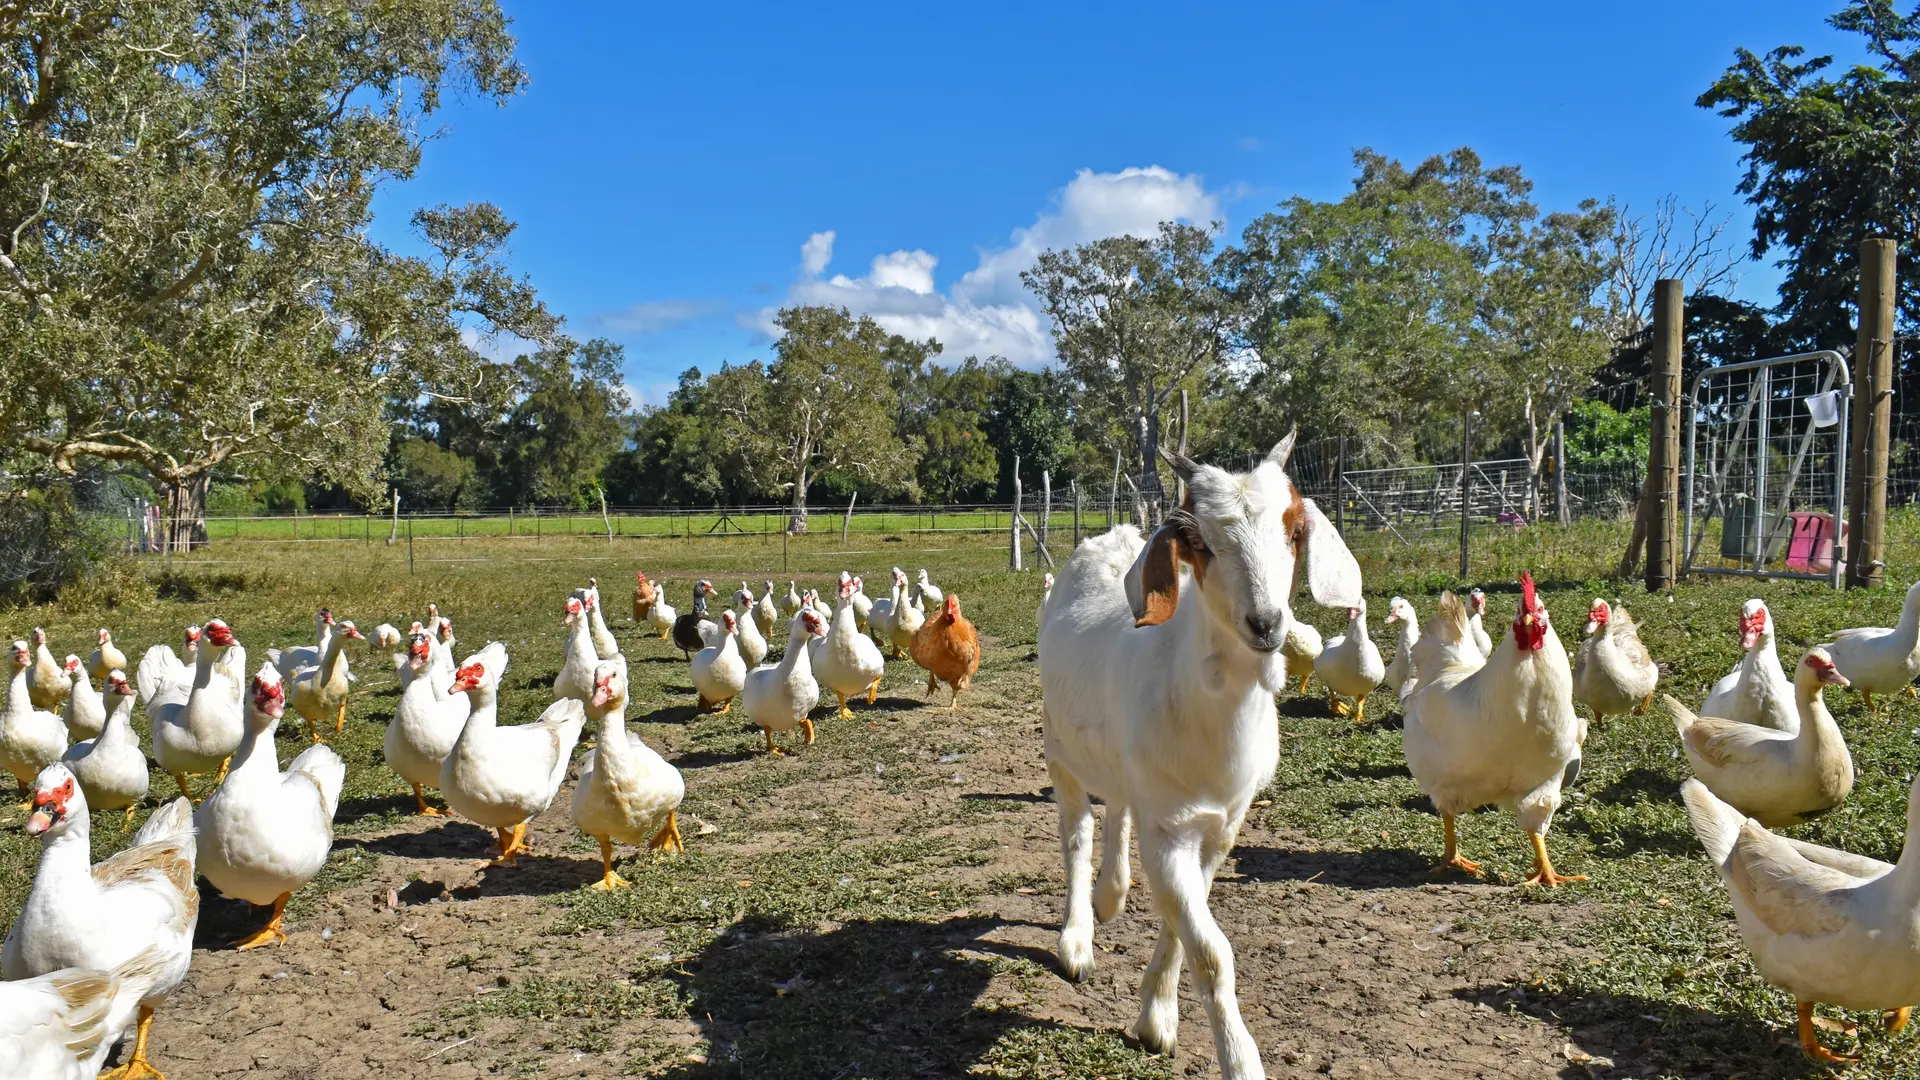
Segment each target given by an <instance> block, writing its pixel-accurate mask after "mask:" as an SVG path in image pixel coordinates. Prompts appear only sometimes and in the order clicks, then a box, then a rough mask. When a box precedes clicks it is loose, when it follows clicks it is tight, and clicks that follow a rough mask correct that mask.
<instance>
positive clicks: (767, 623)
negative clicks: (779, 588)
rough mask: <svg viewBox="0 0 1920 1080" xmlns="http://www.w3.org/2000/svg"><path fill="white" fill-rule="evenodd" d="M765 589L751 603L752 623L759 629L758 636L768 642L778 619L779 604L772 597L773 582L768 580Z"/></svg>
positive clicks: (771, 638)
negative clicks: (753, 602)
mask: <svg viewBox="0 0 1920 1080" xmlns="http://www.w3.org/2000/svg"><path fill="white" fill-rule="evenodd" d="M766 584H767V591H766V592H764V593H762V594H760V599H759V600H758V601H757V602H756V603H755V604H754V605H753V624H754V626H756V627H758V628H759V630H760V636H761V637H763V638H766V639H767V640H768V641H769V642H771V641H772V640H773V625H774V623H776V622H778V621H779V620H780V605H779V604H778V603H776V602H775V601H774V599H773V582H771V581H769V582H767V583H766Z"/></svg>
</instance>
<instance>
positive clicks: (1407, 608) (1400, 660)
mask: <svg viewBox="0 0 1920 1080" xmlns="http://www.w3.org/2000/svg"><path fill="white" fill-rule="evenodd" d="M1294 621H1295V622H1298V621H1299V620H1298V619H1296V620H1294ZM1382 622H1384V623H1385V624H1386V625H1388V626H1391V625H1393V624H1394V623H1399V624H1400V633H1399V635H1398V636H1396V637H1395V638H1394V642H1393V660H1392V662H1391V663H1389V664H1387V689H1388V690H1389V691H1391V692H1392V693H1393V696H1394V699H1395V700H1396V701H1397V700H1399V699H1400V698H1401V697H1403V696H1405V695H1406V693H1407V691H1408V690H1409V689H1411V688H1412V686H1413V647H1414V646H1415V645H1417V644H1419V642H1420V617H1419V616H1418V615H1415V614H1414V611H1413V602H1412V601H1410V600H1408V599H1406V598H1405V597H1400V596H1396V597H1394V598H1393V599H1391V600H1389V601H1387V617H1386V618H1385V619H1384V620H1382ZM1301 689H1303V690H1304V689H1305V687H1304V686H1303V687H1301Z"/></svg>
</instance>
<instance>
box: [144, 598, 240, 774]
mask: <svg viewBox="0 0 1920 1080" xmlns="http://www.w3.org/2000/svg"><path fill="white" fill-rule="evenodd" d="M205 636H206V639H207V640H206V641H205V642H204V643H203V644H201V646H200V647H199V648H198V649H196V650H195V651H194V664H193V669H192V670H193V680H192V682H191V683H190V684H189V685H188V686H187V687H186V689H184V690H182V689H181V688H180V687H179V685H178V684H176V683H167V684H166V685H164V686H163V687H162V688H161V690H160V692H158V693H156V694H155V695H154V696H153V698H152V699H151V700H150V701H148V702H147V719H148V720H149V721H151V723H152V725H153V760H154V761H156V762H158V763H159V765H160V768H162V769H164V770H165V771H166V772H167V774H168V775H169V776H172V777H173V782H174V783H176V784H178V785H180V794H182V795H185V796H187V797H188V798H192V796H193V792H192V791H190V790H188V788H187V777H189V776H193V775H196V774H200V773H211V772H217V773H219V774H220V776H222V777H224V776H225V775H226V769H227V759H228V758H230V757H232V756H233V753H234V751H235V750H238V749H239V748H240V738H241V736H242V735H243V734H245V724H244V722H243V721H242V718H241V711H240V706H238V705H236V704H234V700H233V691H232V690H231V689H230V688H229V687H228V686H227V680H226V677H225V676H223V675H220V674H218V673H216V672H215V671H214V670H213V654H214V653H215V652H216V651H218V650H219V649H221V648H222V647H223V645H222V644H221V643H222V642H231V641H232V640H233V632H232V631H231V630H228V629H227V624H226V623H223V622H221V621H220V620H219V619H215V620H213V621H212V622H209V623H208V624H207V626H206V630H205ZM152 656H153V653H152V651H151V650H149V652H148V658H149V659H151V658H152ZM140 663H141V665H142V666H145V665H146V663H147V660H142V661H141V662H140ZM142 681H143V682H144V681H145V680H142Z"/></svg>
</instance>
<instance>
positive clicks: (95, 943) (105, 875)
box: [0, 764, 200, 1077]
mask: <svg viewBox="0 0 1920 1080" xmlns="http://www.w3.org/2000/svg"><path fill="white" fill-rule="evenodd" d="M90 833H91V823H90V822H89V821H88V818H87V797H86V794H85V793H84V792H83V791H82V790H81V789H80V785H79V783H78V782H77V781H76V780H75V779H74V776H73V773H71V772H69V771H68V770H67V767H66V766H65V765H57V764H56V765H49V766H47V768H46V769H45V770H44V771H42V772H41V773H40V776H39V778H38V780H37V781H36V783H35V787H34V793H33V816H32V817H29V818H28V819H27V835H29V836H38V837H40V865H39V868H38V869H37V870H36V871H35V872H34V875H33V888H32V890H31V891H30V892H28V894H27V901H26V904H25V905H24V906H22V907H21V909H20V917H19V918H18V919H17V920H15V921H14V924H13V929H12V930H10V931H8V932H7V940H6V944H5V945H0V977H4V978H6V979H7V980H9V981H12V980H14V979H25V978H31V977H33V976H36V975H47V974H50V973H52V972H55V971H59V970H60V969H62V968H74V967H83V968H103V969H104V968H116V967H120V966H121V965H124V964H128V963H130V962H134V961H135V960H136V958H139V957H144V958H145V959H143V960H140V961H139V963H140V964H141V965H142V966H143V967H145V968H147V969H148V970H149V971H150V972H151V977H150V981H149V982H148V983H147V986H146V989H145V991H144V993H142V994H141V995H140V998H139V1021H138V1024H139V1029H138V1034H137V1035H136V1036H135V1042H134V1050H133V1056H132V1058H131V1059H130V1060H129V1061H128V1062H127V1064H126V1066H125V1067H124V1071H123V1072H121V1073H120V1074H119V1075H121V1076H126V1077H141V1076H154V1077H157V1076H159V1073H158V1072H157V1071H155V1070H154V1069H153V1068H152V1066H150V1065H148V1064H147V1060H146V1058H147V1053H146V1050H147V1029H148V1028H149V1027H150V1026H151V1025H152V1023H153V1012H154V1009H156V1008H158V1007H159V1006H160V1005H161V1004H162V1003H163V1002H165V1001H166V999H167V996H168V995H169V994H171V993H172V992H173V990H174V988H175V987H177V986H179V985H180V981H181V980H182V979H184V978H186V975H187V967H188V964H189V963H190V961H191V960H192V958H193V930H194V926H195V925H196V924H197V923H198V922H199V917H200V891H199V889H198V888H197V887H196V886H195V885H194V881H193V876H194V862H195V845H194V822H193V808H192V807H191V806H190V805H189V804H188V803H187V800H185V799H175V800H174V801H173V802H172V803H170V804H168V805H166V806H163V807H161V808H160V809H158V810H156V811H154V812H153V816H151V817H149V818H148V819H147V823H146V824H145V825H142V826H141V827H140V831H139V832H137V833H135V834H134V837H133V845H132V846H131V847H129V848H127V849H126V850H125V851H122V852H121V853H119V854H118V855H115V856H113V857H112V858H110V859H107V860H106V861H105V862H102V863H100V864H99V865H97V866H96V865H93V859H92V855H91V841H90Z"/></svg>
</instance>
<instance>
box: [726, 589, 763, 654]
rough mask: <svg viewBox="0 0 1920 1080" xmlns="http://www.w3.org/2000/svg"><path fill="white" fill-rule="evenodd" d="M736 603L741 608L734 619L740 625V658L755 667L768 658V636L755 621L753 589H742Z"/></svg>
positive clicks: (735, 600) (735, 599)
mask: <svg viewBox="0 0 1920 1080" xmlns="http://www.w3.org/2000/svg"><path fill="white" fill-rule="evenodd" d="M734 605H735V606H736V607H737V608H738V609H739V615H738V617H737V618H736V619H735V620H734V621H735V624H736V625H738V626H739V627H740V634H739V637H740V658H741V659H742V660H745V661H746V662H747V666H748V667H753V666H755V665H756V664H758V663H760V661H762V660H765V659H766V658H767V637H766V635H765V634H763V633H761V632H760V627H759V625H758V624H757V623H756V622H755V621H754V615H755V606H756V602H755V600H754V598H753V590H752V589H741V590H740V593H739V595H738V596H736V597H735V598H734Z"/></svg>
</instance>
